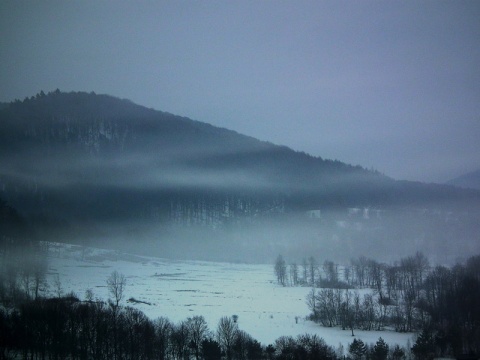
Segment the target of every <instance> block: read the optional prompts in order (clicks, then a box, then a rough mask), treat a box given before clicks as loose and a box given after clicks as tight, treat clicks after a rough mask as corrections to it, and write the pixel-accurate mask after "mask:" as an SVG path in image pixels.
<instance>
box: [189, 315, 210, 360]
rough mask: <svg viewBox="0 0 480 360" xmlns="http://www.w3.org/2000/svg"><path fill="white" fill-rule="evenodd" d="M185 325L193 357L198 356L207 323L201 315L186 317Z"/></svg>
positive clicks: (206, 333)
mask: <svg viewBox="0 0 480 360" xmlns="http://www.w3.org/2000/svg"><path fill="white" fill-rule="evenodd" d="M187 326H188V329H189V333H190V340H191V341H190V347H191V348H192V349H193V351H194V352H195V359H197V360H198V359H199V358H200V350H201V349H200V346H201V344H202V342H203V340H205V339H206V338H207V335H208V325H207V322H206V321H205V318H204V317H203V316H194V317H193V318H188V319H187Z"/></svg>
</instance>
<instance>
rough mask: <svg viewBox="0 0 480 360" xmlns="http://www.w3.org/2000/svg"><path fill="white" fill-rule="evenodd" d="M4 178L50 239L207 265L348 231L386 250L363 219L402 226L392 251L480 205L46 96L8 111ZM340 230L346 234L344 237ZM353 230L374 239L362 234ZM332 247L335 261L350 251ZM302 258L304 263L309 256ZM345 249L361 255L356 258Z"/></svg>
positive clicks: (84, 97) (135, 112)
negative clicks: (339, 252)
mask: <svg viewBox="0 0 480 360" xmlns="http://www.w3.org/2000/svg"><path fill="white" fill-rule="evenodd" d="M0 165H1V166H0V169H1V170H0V191H1V193H0V196H3V198H4V199H6V201H7V202H8V203H9V204H11V205H12V206H14V207H15V208H16V209H17V210H18V211H19V212H20V214H22V215H23V216H25V217H26V218H27V219H29V221H30V222H31V223H32V224H34V225H35V226H36V227H37V229H38V231H39V232H40V234H43V236H44V237H46V238H54V239H56V240H58V239H60V240H61V239H64V238H68V239H76V240H77V241H85V239H94V240H95V241H102V242H103V243H104V244H108V243H109V242H111V241H114V240H115V241H116V240H118V239H123V240H125V244H128V246H136V247H137V248H138V246H139V244H140V243H141V244H142V246H141V248H142V249H144V251H150V250H152V251H157V252H162V253H163V254H168V255H172V256H184V254H185V253H186V252H188V251H190V252H191V255H189V256H200V257H205V258H208V257H209V256H210V255H209V253H210V251H211V250H212V248H215V249H216V250H219V249H220V250H219V251H220V252H221V253H223V254H225V253H229V252H230V253H235V254H236V256H237V255H238V256H239V258H242V259H244V258H245V257H246V256H243V255H240V254H242V251H243V250H241V249H239V246H243V247H244V248H245V249H244V250H245V251H244V252H245V253H248V256H251V254H252V253H255V249H257V250H258V251H257V253H262V251H267V248H269V247H270V248H272V246H273V248H275V249H278V248H281V247H282V246H284V248H291V247H292V246H294V244H296V243H299V244H303V245H305V244H304V242H305V241H307V240H308V242H310V243H311V242H312V239H317V238H318V237H319V234H321V238H322V239H323V240H322V241H323V242H318V241H316V240H313V243H314V245H311V246H313V247H319V246H322V244H323V245H325V244H327V243H326V242H325V241H326V240H325V238H329V239H330V238H338V236H339V235H338V233H339V231H341V232H343V233H344V234H343V235H342V236H343V237H344V238H349V239H350V240H349V241H355V239H362V244H366V242H368V241H372V240H371V239H376V240H375V241H381V238H382V237H384V235H385V232H378V231H376V230H374V229H376V228H379V227H383V228H385V225H384V223H382V224H374V221H370V222H368V223H367V222H366V219H367V218H368V216H366V215H365V216H363V217H362V219H363V220H359V219H356V220H355V219H354V217H352V216H351V214H350V213H352V211H353V213H356V211H357V210H358V211H360V212H361V213H365V211H367V213H368V211H370V210H371V212H372V213H373V212H375V213H376V214H377V215H376V216H377V217H379V215H378V214H380V213H382V214H390V215H388V216H386V215H382V216H383V217H385V216H386V217H387V218H389V219H390V220H389V221H390V222H391V223H392V224H393V223H395V225H392V224H390V225H392V226H394V227H395V229H396V230H394V231H395V232H396V233H400V234H397V235H395V236H394V238H395V241H399V242H400V241H404V240H405V238H406V237H408V242H414V241H418V239H417V240H415V238H416V237H417V235H418V234H414V233H413V232H412V233H409V234H408V235H406V232H408V231H410V230H408V231H407V230H406V229H402V225H399V224H397V223H401V222H402V221H404V220H406V218H409V219H410V218H412V219H413V220H414V221H415V222H418V216H417V211H422V212H423V213H422V214H424V215H422V216H425V214H426V213H431V214H434V213H435V211H436V212H439V211H440V212H441V213H442V214H448V213H449V212H451V211H454V212H455V214H460V213H462V214H463V213H465V212H467V213H468V214H477V212H478V209H479V204H480V192H478V191H474V190H465V189H459V188H455V187H452V186H447V185H438V184H422V183H416V182H408V181H395V180H393V179H391V178H389V177H387V176H384V175H382V174H380V173H378V172H374V171H369V170H366V169H364V168H362V167H360V166H352V165H348V164H345V163H342V162H340V161H332V160H326V159H322V158H319V157H313V156H310V155H308V154H305V153H301V152H296V151H294V150H291V149H289V148H287V147H284V146H278V145H274V144H271V143H269V142H265V141H260V140H257V139H254V138H252V137H248V136H245V135H241V134H238V133H236V132H234V131H231V130H227V129H222V128H218V127H214V126H211V125H209V124H206V123H202V122H199V121H194V120H191V119H188V118H184V117H180V116H176V115H172V114H169V113H165V112H161V111H156V110H153V109H148V108H145V107H142V106H139V105H137V104H134V103H132V102H131V101H129V100H122V99H118V98H114V97H111V96H108V95H97V94H95V93H84V92H72V93H62V92H60V91H58V90H57V91H54V92H51V93H49V94H44V93H43V92H41V93H40V94H37V95H36V96H32V97H31V98H27V99H25V100H24V101H18V100H17V101H14V102H12V103H10V104H8V106H6V107H3V108H2V109H0ZM349 209H350V210H349ZM352 209H356V210H352ZM311 210H315V211H317V214H318V211H320V213H321V214H322V216H321V218H322V226H321V228H320V229H319V224H318V223H312V222H311V221H310V222H309V220H306V219H305V216H304V215H305V214H307V213H311V212H309V211H311ZM349 214H350V215H349ZM392 214H395V215H392ZM400 214H401V215H400ZM432 216H433V215H432ZM442 216H444V215H442ZM445 216H447V215H445ZM469 216H470V215H469ZM472 216H473V215H472ZM346 217H347V218H346ZM394 218H395V221H394V220H393V219H394ZM412 219H410V220H412ZM469 219H470V217H469ZM357 220H358V221H357ZM345 221H346V222H345ZM431 221H436V220H432V218H430V217H429V218H428V222H431ZM462 221H467V220H462ZM468 221H470V220H468ZM345 223H346V224H347V225H348V226H347V228H348V230H346V228H345V227H342V226H343V225H339V224H345ZM358 224H360V228H361V227H362V226H363V227H364V229H367V230H368V231H363V230H362V231H357V230H358V229H359V225H358ZM362 224H363V225H362ZM390 225H389V226H390ZM430 225H431V224H430V223H429V225H428V226H430ZM349 226H351V228H350V227H349ZM392 226H390V228H391V227H392ZM403 226H405V224H403ZM425 226H426V225H425ZM355 227H356V229H357V230H355ZM416 227H417V225H415V226H412V229H414V228H416ZM390 228H389V230H390ZM440 228H441V227H440ZM412 231H413V230H412ZM368 232H372V233H370V234H368V235H367V233H368ZM419 232H420V233H422V232H428V233H429V234H430V233H431V231H430V230H429V229H427V230H425V229H424V228H422V227H421V228H420V230H419ZM468 233H469V234H470V232H468ZM418 236H423V235H418ZM424 237H425V236H424ZM365 238H369V239H370V240H369V239H365ZM212 239H214V240H212ZM469 240H471V239H470V238H469ZM328 241H329V242H328V244H330V245H329V247H330V248H332V247H335V248H336V247H342V246H346V245H345V243H342V242H341V241H340V243H339V244H336V245H335V244H333V243H331V241H332V240H331V239H330V240H328ZM432 241H433V240H432ZM209 242H213V245H212V247H209V246H206V244H207V243H209ZM317 242H318V243H317ZM192 244H196V245H195V246H193V245H192ZM240 244H243V245H240ZM271 244H274V245H271ZM282 244H283V245H282ZM303 245H302V246H300V247H299V249H297V250H298V252H299V253H301V252H302V251H307V250H306V249H305V248H306V245H305V246H303ZM232 246H233V247H232ZM309 246H310V245H309ZM348 246H349V247H350V248H351V251H352V252H353V251H356V250H357V248H358V246H359V245H357V244H352V243H350V245H348ZM372 246H373V245H372ZM232 248H235V251H232ZM222 249H223V250H222ZM260 249H261V250H260ZM247 250H248V251H247ZM269 251H271V250H269ZM274 251H277V250H274ZM289 251H293V250H292V249H290V250H289ZM329 251H332V252H333V250H329Z"/></svg>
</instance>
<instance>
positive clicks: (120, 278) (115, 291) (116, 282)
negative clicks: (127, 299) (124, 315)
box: [107, 270, 127, 308]
mask: <svg viewBox="0 0 480 360" xmlns="http://www.w3.org/2000/svg"><path fill="white" fill-rule="evenodd" d="M107 286H108V291H109V292H110V295H112V297H113V300H114V301H115V307H116V308H118V305H119V304H120V301H122V299H123V296H124V291H125V287H126V286H127V279H126V278H125V275H123V274H120V273H119V272H118V271H116V270H115V271H114V272H112V273H111V275H110V277H109V278H108V279H107Z"/></svg>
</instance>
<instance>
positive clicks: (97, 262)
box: [47, 243, 414, 349]
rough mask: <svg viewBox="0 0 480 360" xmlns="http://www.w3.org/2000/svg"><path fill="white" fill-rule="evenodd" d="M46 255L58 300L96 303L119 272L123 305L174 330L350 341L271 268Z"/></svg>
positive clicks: (78, 253)
mask: <svg viewBox="0 0 480 360" xmlns="http://www.w3.org/2000/svg"><path fill="white" fill-rule="evenodd" d="M48 249H49V250H48V251H49V271H48V277H47V283H48V284H49V292H50V293H51V294H52V295H54V296H55V293H56V286H55V284H56V283H57V279H58V280H59V281H60V288H61V292H62V294H63V295H65V294H67V293H69V292H74V293H76V294H77V296H79V297H80V298H84V297H85V295H84V293H85V291H87V290H92V291H93V294H94V296H95V297H98V298H99V299H102V300H104V301H106V300H107V299H108V298H109V297H110V296H111V295H110V294H109V291H108V287H107V279H108V278H109V277H110V275H111V273H112V272H113V271H119V272H121V273H123V274H124V275H125V277H126V280H127V281H126V284H127V285H126V288H125V295H124V299H123V301H122V305H124V306H132V307H135V308H137V309H139V310H141V311H142V312H143V313H145V315H147V316H148V317H150V318H151V319H155V318H157V317H160V316H164V317H167V318H169V319H170V320H171V321H172V322H174V323H179V322H181V321H183V320H186V319H187V318H188V317H192V316H195V315H201V316H203V317H204V318H205V320H206V321H207V324H208V327H209V328H210V329H212V330H214V329H216V328H217V325H218V322H219V320H220V318H221V317H223V316H229V317H230V316H233V315H237V316H238V326H239V328H240V329H241V330H244V331H246V332H247V333H248V334H250V335H251V336H253V337H254V338H255V339H257V340H258V341H259V342H261V343H262V344H263V345H269V344H273V343H274V342H275V340H276V339H278V338H279V337H281V336H293V337H296V336H298V335H302V334H305V333H310V334H317V335H318V336H320V337H322V338H323V339H325V341H326V342H327V344H329V345H331V346H333V347H338V346H339V345H340V344H342V345H343V347H344V348H345V349H347V348H348V345H349V344H350V343H351V342H352V340H353V338H352V335H351V332H350V330H349V329H347V330H341V329H340V328H339V327H335V328H328V327H322V326H321V325H319V324H316V323H314V322H313V321H308V320H306V318H307V317H308V315H309V312H310V310H309V308H308V306H307V304H306V299H307V294H308V293H309V291H311V288H309V287H284V286H282V285H280V284H278V283H277V282H276V278H275V274H274V271H273V265H272V264H264V265H252V264H233V263H216V262H203V261H174V260H167V259H161V258H151V257H144V256H137V255H131V254H125V253H121V252H115V251H112V250H100V249H92V248H88V249H82V248H81V247H80V246H72V245H65V244H58V243H56V244H48ZM57 285H58V283H57ZM367 291H368V290H367ZM130 298H134V299H135V300H136V301H129V300H128V299H130ZM355 333H356V334H355V335H356V338H359V339H362V341H364V342H365V343H366V344H370V343H372V344H374V343H375V342H376V341H377V340H378V338H379V337H382V338H383V339H384V340H385V341H386V342H387V343H389V344H391V345H395V344H399V345H401V346H403V347H406V345H407V343H408V342H409V341H410V344H413V343H414V335H413V333H399V332H395V331H393V330H392V331H362V330H355Z"/></svg>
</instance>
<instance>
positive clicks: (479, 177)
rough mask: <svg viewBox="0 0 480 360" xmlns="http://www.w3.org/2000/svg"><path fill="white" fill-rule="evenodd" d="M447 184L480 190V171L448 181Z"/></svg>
mask: <svg viewBox="0 0 480 360" xmlns="http://www.w3.org/2000/svg"><path fill="white" fill-rule="evenodd" d="M447 184H448V185H454V186H459V187H462V188H465V189H477V190H480V169H479V170H477V171H472V172H470V173H468V174H464V175H461V176H459V177H457V178H455V179H452V180H450V181H448V182H447Z"/></svg>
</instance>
